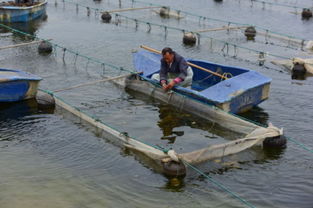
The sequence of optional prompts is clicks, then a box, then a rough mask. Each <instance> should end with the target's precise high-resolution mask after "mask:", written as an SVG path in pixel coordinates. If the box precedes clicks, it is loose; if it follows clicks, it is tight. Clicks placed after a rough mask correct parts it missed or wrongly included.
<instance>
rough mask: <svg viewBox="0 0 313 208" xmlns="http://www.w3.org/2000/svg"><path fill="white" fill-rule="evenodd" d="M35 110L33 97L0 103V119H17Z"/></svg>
mask: <svg viewBox="0 0 313 208" xmlns="http://www.w3.org/2000/svg"><path fill="white" fill-rule="evenodd" d="M36 112H37V102H36V100H35V99H30V100H25V101H21V102H11V103H0V121H3V120H7V119H18V118H20V117H24V116H26V115H31V114H34V113H36Z"/></svg>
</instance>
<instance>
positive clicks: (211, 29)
mask: <svg viewBox="0 0 313 208" xmlns="http://www.w3.org/2000/svg"><path fill="white" fill-rule="evenodd" d="M244 28H247V26H241V27H227V26H223V27H218V28H210V29H204V30H197V31H194V32H195V33H202V32H213V31H220V30H238V29H244Z"/></svg>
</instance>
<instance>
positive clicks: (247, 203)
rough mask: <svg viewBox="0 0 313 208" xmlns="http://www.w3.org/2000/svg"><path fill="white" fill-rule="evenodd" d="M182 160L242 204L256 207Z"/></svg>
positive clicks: (251, 207)
mask: <svg viewBox="0 0 313 208" xmlns="http://www.w3.org/2000/svg"><path fill="white" fill-rule="evenodd" d="M182 162H183V163H184V164H185V165H186V166H189V167H190V168H192V169H193V170H195V171H196V172H197V173H199V174H200V175H202V176H204V177H205V178H206V179H208V180H209V181H210V182H211V183H212V184H214V185H215V186H217V187H218V188H220V189H222V190H223V191H225V192H227V193H228V194H230V195H231V196H232V197H234V198H235V199H238V200H239V201H240V202H241V203H243V204H244V205H246V206H247V207H250V208H256V207H255V206H254V205H252V204H250V203H249V202H247V201H246V200H245V199H243V198H242V197H240V196H239V195H238V194H236V193H234V192H232V191H231V190H230V189H229V188H227V187H226V186H225V185H223V184H222V183H220V182H218V181H217V180H215V179H213V178H212V177H210V176H209V175H207V174H205V173H204V172H202V171H201V170H199V169H198V168H196V167H194V166H193V165H191V164H189V163H187V162H186V161H184V160H182Z"/></svg>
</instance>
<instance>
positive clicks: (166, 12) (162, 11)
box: [160, 7, 170, 17]
mask: <svg viewBox="0 0 313 208" xmlns="http://www.w3.org/2000/svg"><path fill="white" fill-rule="evenodd" d="M169 14H170V8H169V7H162V8H161V9H160V16H161V17H168V16H169Z"/></svg>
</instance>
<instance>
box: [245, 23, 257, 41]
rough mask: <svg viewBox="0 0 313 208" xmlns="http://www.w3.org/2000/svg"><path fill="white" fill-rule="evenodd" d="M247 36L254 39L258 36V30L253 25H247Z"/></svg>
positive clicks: (248, 38)
mask: <svg viewBox="0 0 313 208" xmlns="http://www.w3.org/2000/svg"><path fill="white" fill-rule="evenodd" d="M245 36H246V37H247V40H254V38H255V36H256V30H255V28H254V27H253V26H250V27H247V29H246V30H245Z"/></svg>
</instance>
